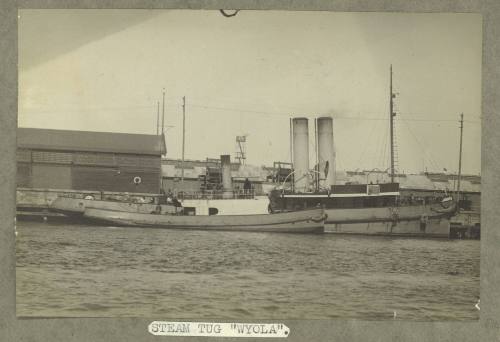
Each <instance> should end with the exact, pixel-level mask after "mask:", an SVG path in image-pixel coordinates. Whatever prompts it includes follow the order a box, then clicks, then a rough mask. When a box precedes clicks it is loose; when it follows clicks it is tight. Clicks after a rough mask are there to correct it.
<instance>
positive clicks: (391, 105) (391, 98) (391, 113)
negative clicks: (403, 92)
mask: <svg viewBox="0 0 500 342" xmlns="http://www.w3.org/2000/svg"><path fill="white" fill-rule="evenodd" d="M389 88H390V89H389V122H390V131H391V133H390V134H391V183H394V117H395V116H396V113H394V97H395V95H394V93H393V92H392V64H391V68H390V85H389Z"/></svg>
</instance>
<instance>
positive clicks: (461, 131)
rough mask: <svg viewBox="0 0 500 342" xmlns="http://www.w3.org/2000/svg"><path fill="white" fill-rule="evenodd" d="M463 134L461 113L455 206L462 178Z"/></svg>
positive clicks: (458, 199)
mask: <svg viewBox="0 0 500 342" xmlns="http://www.w3.org/2000/svg"><path fill="white" fill-rule="evenodd" d="M463 134H464V113H461V114H460V152H459V155H458V179H457V205H458V204H459V202H460V178H461V177H462V138H463ZM458 208H459V207H458ZM459 209H460V208H459Z"/></svg>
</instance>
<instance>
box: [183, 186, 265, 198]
mask: <svg viewBox="0 0 500 342" xmlns="http://www.w3.org/2000/svg"><path fill="white" fill-rule="evenodd" d="M174 196H175V197H176V198H177V199H179V200H185V199H186V200H187V199H228V198H232V199H249V198H255V190H254V189H251V190H243V189H239V190H233V191H221V190H205V191H177V192H176V193H174Z"/></svg>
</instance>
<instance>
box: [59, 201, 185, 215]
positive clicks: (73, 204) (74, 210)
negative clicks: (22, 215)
mask: <svg viewBox="0 0 500 342" xmlns="http://www.w3.org/2000/svg"><path fill="white" fill-rule="evenodd" d="M88 207H92V208H97V209H103V210H114V211H126V212H131V213H143V214H150V213H157V214H176V213H178V212H179V211H181V210H182V208H180V207H176V206H174V205H171V204H155V203H140V202H137V201H135V202H132V201H112V200H99V199H94V198H90V197H88V198H72V197H58V198H56V199H55V200H54V201H53V202H52V203H51V204H50V210H51V211H54V212H58V213H62V214H65V215H66V216H73V217H75V216H76V217H82V216H83V213H84V211H85V209H86V208H88Z"/></svg>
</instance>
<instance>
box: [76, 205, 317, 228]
mask: <svg viewBox="0 0 500 342" xmlns="http://www.w3.org/2000/svg"><path fill="white" fill-rule="evenodd" d="M84 217H86V218H89V219H92V220H97V221H101V222H105V223H108V224H109V223H110V224H116V225H120V226H132V227H151V228H168V229H192V230H225V231H254V232H275V233H277V232H279V233H323V232H324V219H325V213H324V211H323V209H314V210H304V211H297V212H288V213H280V214H262V215H213V216H205V215H199V216H197V215H192V216H190V215H154V214H141V213H131V212H123V211H113V210H103V209H97V208H86V209H85V211H84Z"/></svg>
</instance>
